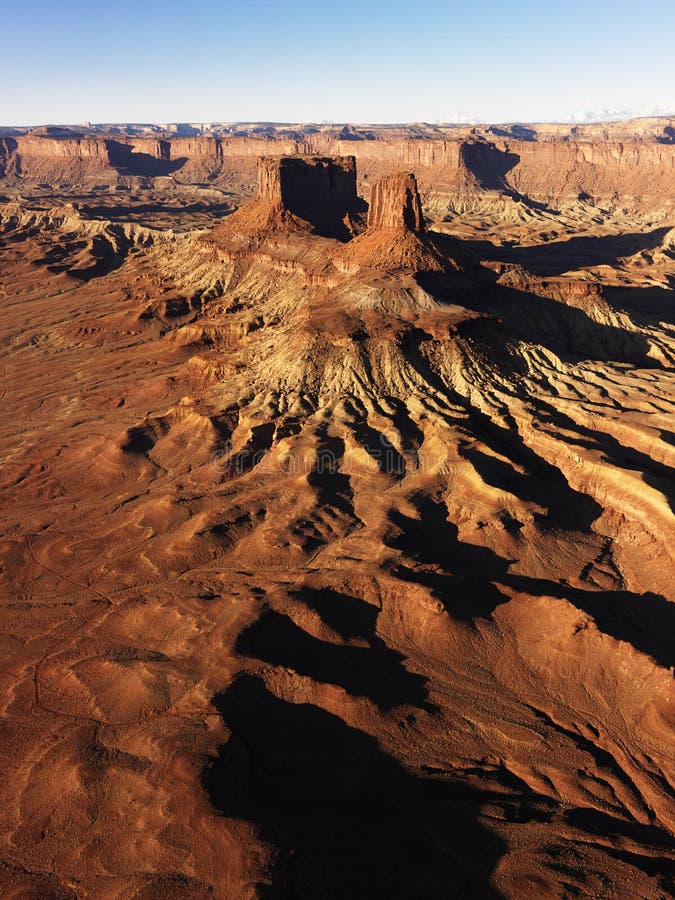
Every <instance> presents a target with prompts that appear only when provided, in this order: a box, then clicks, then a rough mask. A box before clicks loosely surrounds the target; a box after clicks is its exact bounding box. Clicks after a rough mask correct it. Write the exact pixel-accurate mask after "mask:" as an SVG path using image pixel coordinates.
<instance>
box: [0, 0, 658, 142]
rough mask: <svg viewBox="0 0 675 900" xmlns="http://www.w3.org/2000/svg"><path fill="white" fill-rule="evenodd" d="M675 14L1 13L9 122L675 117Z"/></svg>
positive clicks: (616, 5)
mask: <svg viewBox="0 0 675 900" xmlns="http://www.w3.org/2000/svg"><path fill="white" fill-rule="evenodd" d="M674 34H675V0H650V2H649V3H642V4H639V3H635V2H634V0H633V2H626V0H615V2H609V0H584V2H579V0H567V2H558V0H549V2H547V0H539V2H532V0H520V2H513V0H502V2H494V0H473V2H470V0H469V2H463V3H460V2H455V0H445V2H441V0H427V2H424V0H418V2H414V0H410V2H400V0H388V2H385V0H361V2H355V0H338V2H331V3H325V2H323V0H313V2H309V0H278V2H272V0H258V2H256V0H248V2H246V0H239V2H231V0H221V2H218V3H216V2H211V0H205V2H193V3H190V2H188V0H182V2H180V3H177V2H173V0H164V2H159V0H136V2H130V0H118V2H115V0H108V2H107V3H94V2H91V0H89V2H86V3H85V2H81V0H61V2H60V3H59V2H57V0H49V2H47V0H40V2H38V0H23V2H21V0H0V47H1V48H2V63H3V70H4V73H5V76H4V89H3V92H2V96H1V97H0V124H3V125H7V124H43V123H47V122H61V123H65V122H68V123H76V122H83V121H92V122H124V121H126V122H201V121H242V120H246V121H251V120H255V121H259V120H264V121H282V122H303V121H338V122H343V121H353V122H410V121H439V120H440V121H444V120H455V119H457V118H462V119H475V120H482V121H492V122H504V121H544V120H549V121H554V120H557V121H569V120H570V119H571V118H583V117H584V116H588V115H589V113H588V111H591V112H590V116H591V117H593V116H594V115H595V114H596V113H598V114H599V113H600V112H601V111H603V110H609V111H610V112H613V111H618V112H619V113H621V112H626V113H638V114H647V113H649V112H651V111H652V110H655V109H658V110H667V111H669V112H675V53H674V52H673V35H674Z"/></svg>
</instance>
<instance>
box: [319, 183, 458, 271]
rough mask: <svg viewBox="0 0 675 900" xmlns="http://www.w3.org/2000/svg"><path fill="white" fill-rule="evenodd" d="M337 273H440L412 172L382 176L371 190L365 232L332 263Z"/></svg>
mask: <svg viewBox="0 0 675 900" xmlns="http://www.w3.org/2000/svg"><path fill="white" fill-rule="evenodd" d="M335 262H336V265H337V266H338V268H340V269H347V270H349V269H352V270H354V269H362V268H373V269H382V270H387V271H404V272H410V273H416V272H424V271H440V270H442V269H444V268H446V265H447V260H444V259H442V258H441V256H440V254H438V253H437V252H436V249H435V248H434V246H433V243H432V242H431V239H430V236H429V235H428V233H427V229H426V224H425V222H424V215H423V213H422V201H421V200H420V195H419V191H418V189H417V179H416V178H415V176H414V175H413V174H412V172H402V173H398V174H395V175H386V176H385V177H384V178H382V179H380V180H379V181H377V182H376V183H375V184H374V185H373V187H372V190H371V194H370V207H369V210H368V230H367V231H366V233H365V234H363V235H360V236H359V237H357V238H355V239H354V240H353V241H351V242H350V243H349V245H348V246H347V247H346V248H345V250H344V252H342V253H340V254H338V255H337V256H336V259H335Z"/></svg>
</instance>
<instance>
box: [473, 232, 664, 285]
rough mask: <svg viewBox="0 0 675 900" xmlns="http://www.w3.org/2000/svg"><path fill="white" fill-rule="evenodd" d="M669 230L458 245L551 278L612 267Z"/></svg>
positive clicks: (649, 247)
mask: <svg viewBox="0 0 675 900" xmlns="http://www.w3.org/2000/svg"><path fill="white" fill-rule="evenodd" d="M669 230H670V229H669V227H668V226H663V227H661V228H655V229H654V230H653V231H649V232H632V233H630V234H609V235H603V236H601V237H590V236H583V237H572V238H569V239H568V240H562V241H552V242H551V243H547V244H538V245H537V246H534V247H509V246H501V247H499V246H496V245H495V244H492V243H490V242H489V241H463V242H462V246H463V247H464V249H465V250H468V251H470V252H471V253H473V254H475V255H477V256H478V257H479V258H480V259H484V260H491V261H493V262H506V263H516V264H517V265H521V266H523V267H524V268H525V269H527V271H528V272H529V273H530V274H531V275H536V276H539V277H543V278H552V277H555V276H557V275H562V274H563V273H564V272H569V271H574V270H576V269H588V268H593V267H595V266H613V267H616V266H617V264H618V261H619V259H621V257H623V256H632V255H633V254H635V253H639V252H640V251H641V250H654V249H656V248H657V247H659V246H660V245H661V243H662V242H663V238H664V237H665V235H666V234H667V233H668V231H669Z"/></svg>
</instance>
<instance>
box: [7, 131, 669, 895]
mask: <svg viewBox="0 0 675 900" xmlns="http://www.w3.org/2000/svg"><path fill="white" fill-rule="evenodd" d="M674 291H675V117H649V118H638V119H634V120H628V121H616V122H610V123H596V124H589V125H583V124H577V125H554V124H551V125H545V124H532V125H526V124H519V125H472V126H468V125H455V126H452V125H424V124H420V125H397V126H384V125H373V126H359V125H344V126H342V125H340V126H334V125H316V126H308V125H277V124H274V123H270V124H267V123H242V124H238V125H230V126H226V125H219V124H217V123H216V124H213V125H209V126H206V125H205V124H203V125H200V126H194V125H193V126H187V125H184V126H180V125H175V126H171V127H160V126H112V125H108V126H105V125H101V126H90V125H87V126H82V127H77V128H76V127H65V126H64V127H56V126H52V127H42V128H9V127H8V128H3V129H0V303H1V305H2V313H3V314H2V318H1V319H0V347H1V354H0V364H1V371H0V397H1V398H2V417H1V419H0V434H1V438H0V448H1V457H0V458H1V460H2V464H1V467H0V479H1V487H0V492H1V493H0V498H1V500H0V518H1V523H2V524H1V528H0V586H1V598H2V604H1V606H0V635H1V641H2V659H3V665H2V667H1V669H0V675H1V677H2V683H1V685H0V707H1V729H2V730H1V734H2V739H1V740H0V755H1V757H2V771H3V778H2V782H1V791H2V796H1V805H2V815H1V816H0V862H1V865H0V895H2V897H4V898H15V900H18V898H59V900H60V898H81V897H95V898H105V900H113V898H114V900H127V898H134V900H151V898H160V897H161V898H167V897H170V898H174V897H175V898H190V900H202V898H208V897H211V898H225V900H230V898H233V900H234V898H237V900H238V898H241V900H244V898H246V900H254V898H268V897H269V898H302V900H304V898H311V900H314V898H366V897H367V898H373V897H390V898H420V900H421V898H452V897H457V898H465V897H485V898H490V897H494V898H498V897H506V898H516V900H520V898H528V897H542V898H549V897H550V898H575V897H594V898H595V897H602V898H616V900H625V898H633V897H637V898H650V900H651V898H667V897H670V896H672V891H673V881H672V877H673V872H674V870H675V837H674V835H675V811H674V806H673V780H674V778H675V766H674V762H675V759H674V752H673V747H674V742H673V730H672V725H673V710H672V698H673V680H672V676H673V666H674V665H675V657H674V648H675V606H673V603H674V602H675V588H674V585H675V579H674V578H673V568H674V566H673V562H674V556H675V549H674V548H675V521H674V519H673V503H674V499H675V492H674V491H673V486H674V484H675V482H674V479H673V466H674V464H675V390H674V389H675V370H674V366H673V364H674V363H675V317H674V316H675V304H674V302H673V299H674V297H675V293H674Z"/></svg>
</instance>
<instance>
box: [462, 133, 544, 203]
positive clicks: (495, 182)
mask: <svg viewBox="0 0 675 900" xmlns="http://www.w3.org/2000/svg"><path fill="white" fill-rule="evenodd" d="M460 152H461V154H462V159H463V162H464V165H465V166H466V168H467V169H468V171H469V172H471V174H472V175H473V176H474V177H475V178H476V179H477V180H478V182H479V183H480V185H481V187H482V188H484V189H485V190H489V191H499V192H500V193H502V194H505V195H506V196H507V197H510V198H511V199H512V200H515V201H516V202H518V203H523V204H524V205H525V206H528V207H529V208H530V209H538V210H541V211H545V212H549V213H554V214H555V212H556V211H555V210H552V209H550V208H549V207H548V206H547V205H546V203H540V202H539V201H537V200H532V199H531V198H530V197H526V196H525V195H524V194H520V193H519V192H518V191H516V190H514V189H513V187H512V186H511V185H510V184H509V182H508V179H507V175H508V173H509V172H510V171H511V169H514V168H515V167H516V166H517V165H518V163H519V162H520V156H518V154H517V153H511V152H510V151H509V150H500V149H499V147H497V146H496V145H495V144H491V143H488V142H484V141H467V142H465V143H463V144H462V147H461V150H460Z"/></svg>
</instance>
